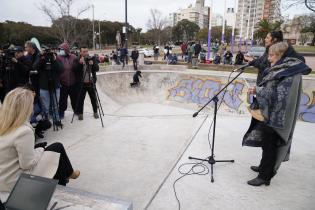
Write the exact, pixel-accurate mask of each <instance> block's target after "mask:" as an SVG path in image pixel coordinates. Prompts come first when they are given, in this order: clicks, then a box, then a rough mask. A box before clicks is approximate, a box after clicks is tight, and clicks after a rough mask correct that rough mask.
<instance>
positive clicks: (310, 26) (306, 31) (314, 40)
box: [301, 16, 315, 46]
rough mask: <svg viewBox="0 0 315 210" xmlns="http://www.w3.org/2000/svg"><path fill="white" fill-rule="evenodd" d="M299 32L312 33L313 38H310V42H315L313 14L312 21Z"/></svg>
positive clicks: (314, 19)
mask: <svg viewBox="0 0 315 210" xmlns="http://www.w3.org/2000/svg"><path fill="white" fill-rule="evenodd" d="M301 33H312V34H313V39H312V43H311V45H312V46H314V44H315V17H314V16H313V18H312V22H311V24H310V25H309V26H307V27H304V28H303V29H302V30H301Z"/></svg>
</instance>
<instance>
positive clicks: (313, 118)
mask: <svg viewBox="0 0 315 210" xmlns="http://www.w3.org/2000/svg"><path fill="white" fill-rule="evenodd" d="M224 85H225V83H222V82H221V81H220V80H215V79H207V80H202V79H199V78H190V79H182V80H180V81H179V82H178V83H177V85H176V86H175V87H173V88H171V89H170V90H169V99H172V100H176V101H181V102H186V103H195V104H198V105H204V104H206V103H207V102H208V101H209V100H210V99H211V98H212V97H213V96H214V95H215V94H216V93H217V92H218V91H219V90H221V88H222V87H223V86H224ZM242 94H247V93H246V92H245V90H244V84H243V83H242V82H234V83H232V84H231V85H230V86H229V87H228V89H227V91H226V93H225V94H224V92H222V93H221V94H220V95H219V99H220V100H223V101H222V102H223V103H224V104H225V105H226V106H228V107H229V108H230V109H232V110H235V111H239V109H240V106H241V105H242V103H244V102H245V101H244V100H246V98H247V97H244V96H243V97H242ZM223 96H224V97H223ZM220 102H221V101H219V103H220ZM299 113H300V115H299V116H300V119H301V120H303V121H306V122H312V123H315V91H313V92H312V95H311V96H310V95H308V94H307V93H305V92H304V93H303V94H302V96H301V103H300V108H299Z"/></svg>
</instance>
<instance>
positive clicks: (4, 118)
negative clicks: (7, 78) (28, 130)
mask: <svg viewBox="0 0 315 210" xmlns="http://www.w3.org/2000/svg"><path fill="white" fill-rule="evenodd" d="M33 102H34V95H33V93H32V91H30V90H28V89H25V88H16V89H14V90H12V91H10V92H9V93H8V94H7V95H6V97H5V99H4V102H3V104H2V106H1V107H0V136H3V135H6V134H8V133H10V132H12V131H15V130H16V129H17V128H19V127H20V126H21V125H22V124H23V123H25V122H26V121H27V120H28V119H29V118H30V116H31V114H32V112H33Z"/></svg>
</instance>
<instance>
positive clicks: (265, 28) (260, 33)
mask: <svg viewBox="0 0 315 210" xmlns="http://www.w3.org/2000/svg"><path fill="white" fill-rule="evenodd" d="M282 23H283V21H276V22H274V23H272V22H270V21H268V20H265V19H264V20H261V21H259V22H258V29H257V30H256V31H255V33H254V38H255V39H258V40H260V41H264V39H265V37H266V36H267V34H268V33H269V32H271V31H276V30H281V25H282Z"/></svg>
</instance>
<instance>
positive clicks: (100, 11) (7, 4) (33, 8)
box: [0, 0, 310, 29]
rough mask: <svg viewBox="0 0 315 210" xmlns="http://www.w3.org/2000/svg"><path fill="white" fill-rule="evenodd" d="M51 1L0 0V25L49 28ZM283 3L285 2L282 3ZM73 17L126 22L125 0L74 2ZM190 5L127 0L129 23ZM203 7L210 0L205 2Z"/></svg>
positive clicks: (188, 0)
mask: <svg viewBox="0 0 315 210" xmlns="http://www.w3.org/2000/svg"><path fill="white" fill-rule="evenodd" d="M45 1H50V2H51V1H52V0H5V1H2V0H1V7H0V22H3V21H5V20H12V21H23V22H27V23H31V24H33V25H38V26H50V25H51V22H50V20H49V19H48V18H47V16H45V15H44V14H43V12H42V11H40V10H39V9H38V8H39V4H40V2H45ZM282 1H285V0H282ZM223 2H224V1H223V0H214V6H213V10H214V13H221V14H223V11H224V10H223V7H224V3H223ZM75 3H76V4H75V5H74V9H73V14H76V11H78V9H79V8H82V7H84V6H87V5H88V4H92V3H93V4H94V5H95V19H100V20H111V21H113V20H115V21H121V22H124V20H125V0H93V1H91V0H75ZM189 4H195V0H128V22H129V23H130V24H131V25H133V26H134V27H137V28H138V27H140V28H143V29H145V28H146V22H147V20H148V19H149V17H150V9H151V8H154V9H158V10H160V11H161V12H162V14H163V15H164V16H168V14H169V13H171V12H175V11H177V10H178V9H179V8H186V7H187V6H188V5H189ZM205 4H206V5H209V4H210V0H206V1H205ZM233 5H234V0H227V6H230V7H232V6H233ZM306 12H308V13H309V12H310V11H309V10H308V9H306V8H305V7H301V8H299V9H297V8H292V9H290V10H289V11H286V12H284V14H290V16H293V15H294V14H303V13H306ZM80 17H81V18H85V17H87V18H92V10H91V9H90V10H88V11H86V12H85V13H84V14H83V15H81V16H80Z"/></svg>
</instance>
